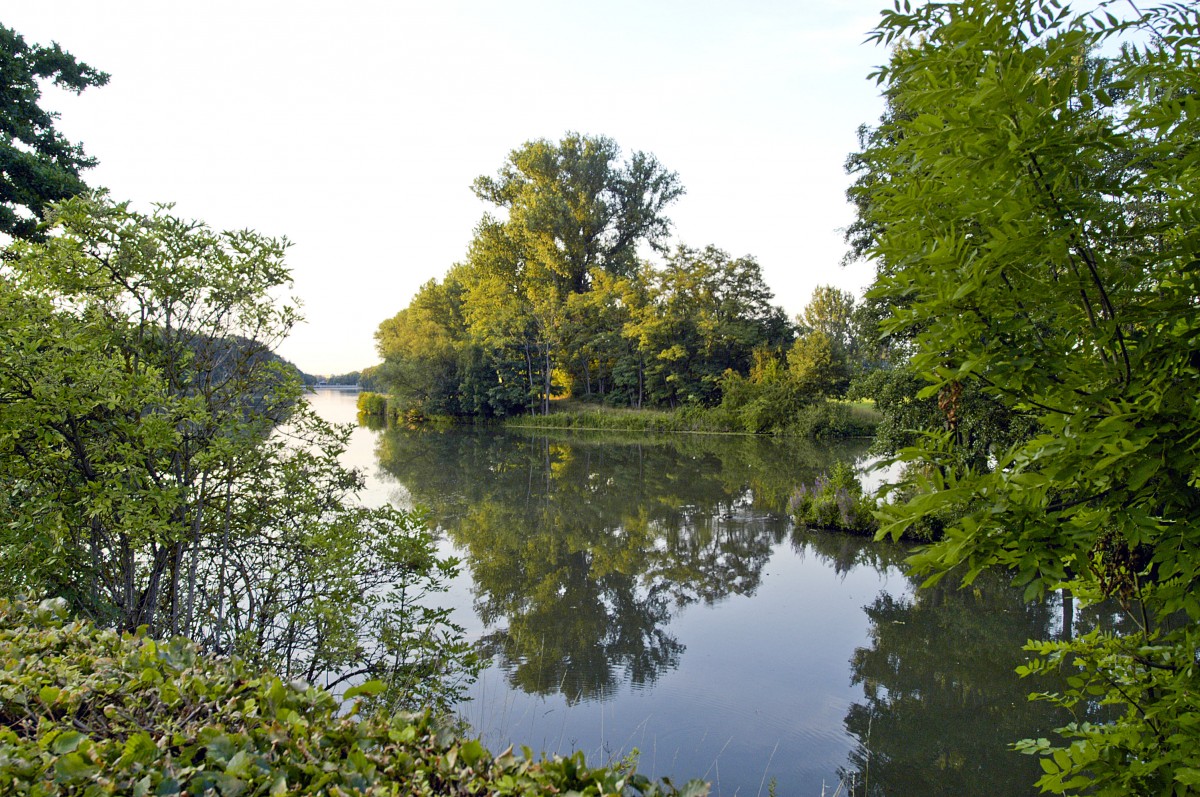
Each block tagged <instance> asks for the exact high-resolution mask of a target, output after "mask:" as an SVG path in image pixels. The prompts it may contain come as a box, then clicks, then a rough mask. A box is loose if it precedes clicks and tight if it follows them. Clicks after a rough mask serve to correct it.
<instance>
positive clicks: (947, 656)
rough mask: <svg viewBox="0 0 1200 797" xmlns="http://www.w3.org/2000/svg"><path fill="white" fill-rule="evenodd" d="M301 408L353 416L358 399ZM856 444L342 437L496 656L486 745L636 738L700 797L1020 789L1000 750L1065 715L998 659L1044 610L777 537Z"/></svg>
mask: <svg viewBox="0 0 1200 797" xmlns="http://www.w3.org/2000/svg"><path fill="white" fill-rule="evenodd" d="M312 401H313V404H314V406H315V407H316V408H317V409H318V411H319V412H320V413H321V414H322V415H323V416H324V417H326V418H328V419H330V420H335V421H339V422H352V421H353V420H354V402H355V395H354V394H353V393H337V392H332V391H324V392H320V393H318V394H317V395H315V396H314V397H313V398H312ZM863 448H864V447H863V445H861V444H855V445H849V446H846V445H843V446H840V447H838V446H825V447H815V446H810V445H799V446H798V445H797V444H796V443H795V442H794V441H793V442H791V443H779V442H777V441H771V440H757V439H751V438H729V437H720V436H690V435H689V436H671V437H664V438H646V437H639V436H628V435H626V436H619V437H618V436H612V435H606V436H603V437H596V436H589V435H586V434H580V433H574V434H565V433H564V434H541V433H517V434H514V433H504V432H500V431H496V430H456V431H451V432H435V431H408V430H389V431H387V432H377V431H371V430H368V429H364V428H359V429H357V430H356V431H355V434H354V437H353V439H352V444H351V448H350V450H349V451H348V452H347V458H348V461H349V463H350V464H352V465H354V466H355V467H359V468H361V469H363V470H364V471H365V472H366V473H367V475H368V477H369V485H368V493H367V496H366V500H368V501H372V502H384V501H390V502H393V503H395V504H398V505H402V506H405V507H408V506H412V505H421V506H424V507H426V508H428V509H429V511H430V513H431V522H432V523H433V524H435V525H436V526H437V528H438V529H439V532H440V533H441V535H442V538H443V543H442V545H443V550H444V551H445V552H448V553H453V554H455V555H456V556H459V557H461V558H462V560H463V573H462V575H461V576H460V578H459V579H458V580H457V581H456V583H455V584H454V587H453V589H452V591H451V593H450V594H449V595H448V596H446V598H445V603H446V604H447V605H451V606H453V608H454V610H455V620H456V621H457V622H458V623H459V624H460V625H463V626H464V627H466V629H467V631H468V633H469V634H470V636H471V637H472V638H473V639H475V640H478V641H479V643H480V644H481V645H482V647H483V649H484V650H485V651H486V653H487V654H489V655H490V662H491V663H490V666H489V667H488V668H487V669H486V670H485V671H484V673H483V674H482V675H481V677H480V678H479V680H478V682H477V683H476V684H475V685H474V687H473V688H472V690H471V699H470V700H469V701H468V702H466V703H464V704H463V705H462V706H461V709H460V710H461V712H462V714H463V716H464V717H465V718H466V719H467V720H468V721H469V722H470V723H471V725H472V726H473V728H474V729H475V731H476V733H478V734H480V735H481V736H482V737H483V739H484V741H485V743H486V744H487V745H488V746H489V747H490V748H491V749H493V750H496V751H499V750H501V749H503V748H505V747H507V746H508V745H509V744H514V745H516V746H517V747H520V746H521V745H528V746H530V747H532V748H534V749H535V750H542V751H546V752H548V753H549V752H559V753H570V752H572V751H575V750H582V751H583V752H584V753H585V755H586V756H587V758H588V760H589V762H591V763H594V764H599V763H605V762H609V761H612V760H614V759H619V758H621V757H623V756H625V755H626V754H627V753H629V752H630V751H631V750H632V749H634V748H636V749H637V750H638V751H640V759H639V761H640V763H639V769H640V770H641V771H643V772H645V773H647V774H650V775H652V776H668V777H671V778H672V779H673V780H674V781H675V782H677V783H679V782H682V781H686V780H688V779H689V778H692V777H703V778H705V779H706V780H709V781H711V782H712V784H713V794H714V795H766V794H767V793H768V791H769V788H770V784H771V782H772V781H774V782H775V784H776V793H777V794H779V795H821V794H826V795H833V794H834V793H835V792H837V790H838V789H839V788H840V789H841V791H840V792H838V793H840V794H841V795H846V794H850V793H854V794H860V795H862V794H868V793H869V794H878V795H916V794H921V795H930V794H947V795H949V794H955V795H960V794H991V795H1005V794H1014V795H1016V794H1029V793H1031V792H1032V791H1033V789H1032V788H1031V786H1030V784H1032V782H1033V781H1034V780H1035V779H1036V778H1037V777H1038V774H1039V772H1040V768H1039V767H1038V765H1037V762H1036V761H1034V760H1032V759H1030V758H1028V757H1024V756H1020V755H1017V754H1015V753H1012V752H1009V751H1008V750H1007V748H1006V745H1007V743H1009V742H1011V741H1013V740H1015V739H1019V738H1022V737H1026V736H1036V735H1045V734H1046V733H1047V732H1048V731H1049V730H1050V729H1051V728H1053V727H1055V726H1057V725H1061V724H1063V718H1062V717H1058V716H1054V715H1052V714H1051V713H1050V710H1049V708H1048V707H1046V706H1044V705H1042V704H1029V703H1027V702H1026V700H1025V695H1026V694H1027V693H1028V692H1030V691H1032V690H1033V689H1034V688H1038V687H1039V685H1036V684H1031V683H1027V682H1021V681H1018V680H1017V679H1016V677H1015V676H1014V675H1013V674H1012V670H1013V668H1014V667H1015V666H1016V665H1017V664H1018V663H1019V661H1020V655H1021V654H1020V647H1021V645H1022V644H1023V643H1024V641H1025V640H1026V639H1029V638H1031V637H1046V636H1051V635H1054V634H1057V633H1060V632H1061V618H1062V613H1061V609H1060V608H1059V606H1058V605H1057V604H1055V603H1053V602H1052V603H1047V604H1044V605H1026V604H1023V603H1022V602H1021V601H1020V596H1019V595H1018V594H1016V593H1014V592H1013V591H1011V590H1009V589H1007V588H1005V587H1004V586H1003V585H1001V584H1000V583H999V582H996V581H981V582H977V584H976V585H975V586H974V587H973V588H972V589H969V590H958V589H952V588H949V587H944V588H939V589H936V590H932V591H923V592H922V593H921V594H920V595H915V594H914V588H913V583H912V582H911V581H910V580H909V579H908V578H906V577H905V576H904V575H903V572H902V570H901V569H900V567H899V563H900V561H901V560H902V558H903V555H904V553H903V551H902V550H900V549H898V548H896V547H893V546H887V545H880V544H873V543H864V542H863V541H860V540H857V539H854V538H850V537H846V536H843V535H831V534H822V533H816V532H809V531H805V530H802V529H796V528H794V527H793V526H792V525H791V524H790V523H789V522H788V521H787V519H786V516H785V515H784V513H783V511H782V510H783V508H784V506H785V505H786V501H787V497H788V496H789V495H790V493H791V491H792V489H793V488H794V487H795V486H796V485H797V484H798V483H800V482H802V481H811V480H812V479H813V478H814V477H815V476H816V475H817V473H819V472H820V471H821V470H822V469H823V468H825V467H827V466H828V465H829V464H830V463H831V462H833V461H834V460H835V459H838V458H842V459H848V460H856V459H861V458H862V456H863V453H864V452H863ZM1040 688H1052V687H1051V685H1049V684H1042V685H1040Z"/></svg>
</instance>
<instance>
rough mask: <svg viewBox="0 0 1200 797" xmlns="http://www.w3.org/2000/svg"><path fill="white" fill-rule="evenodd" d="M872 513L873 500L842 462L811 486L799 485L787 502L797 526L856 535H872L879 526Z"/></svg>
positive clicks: (856, 477) (851, 467) (873, 510)
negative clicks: (848, 532) (864, 492)
mask: <svg viewBox="0 0 1200 797" xmlns="http://www.w3.org/2000/svg"><path fill="white" fill-rule="evenodd" d="M875 509H876V505H875V499H874V498H873V497H872V496H869V495H863V488H862V482H861V481H859V479H858V476H857V475H856V474H855V472H854V468H853V466H851V465H848V464H846V463H845V462H836V463H834V465H833V467H832V468H830V470H829V471H827V472H826V473H824V474H822V475H820V476H818V477H817V478H816V481H814V482H812V483H811V484H801V485H800V486H799V487H797V488H796V491H795V492H794V493H792V498H791V500H790V501H789V502H788V512H789V513H790V514H791V516H792V518H793V519H795V521H796V522H797V523H798V524H801V525H804V526H813V527H815V528H819V529H834V530H837V531H850V532H853V533H855V534H872V533H874V531H875V529H876V528H877V527H878V525H879V524H878V523H877V522H876V521H875V517H874V512H875Z"/></svg>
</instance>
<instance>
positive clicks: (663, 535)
mask: <svg viewBox="0 0 1200 797" xmlns="http://www.w3.org/2000/svg"><path fill="white" fill-rule="evenodd" d="M377 453H378V456H379V461H380V465H381V466H382V467H383V468H384V469H385V470H386V471H387V472H388V473H390V474H391V475H392V476H393V477H395V478H396V479H397V480H398V481H399V482H400V483H402V484H404V485H405V486H406V487H407V489H408V491H409V493H410V494H411V497H412V499H413V500H414V501H415V502H417V503H419V504H423V505H425V506H427V507H429V508H430V509H431V510H432V512H433V519H434V521H435V522H436V523H437V524H438V525H439V526H440V527H441V528H443V529H444V530H445V531H446V533H448V535H449V537H450V538H451V540H452V541H453V542H454V544H455V545H456V546H457V547H458V548H460V549H461V550H463V551H464V552H465V553H466V557H465V558H466V564H467V567H468V568H469V570H470V574H471V577H472V580H473V582H474V592H475V610H476V612H477V614H478V615H479V617H480V619H481V620H482V621H483V622H484V623H485V624H486V625H487V626H489V628H491V629H492V630H490V631H489V632H488V633H487V634H486V635H485V636H484V637H483V639H482V643H483V646H484V650H485V652H486V653H488V654H491V655H495V656H499V657H500V658H501V660H502V666H503V667H504V669H505V672H506V673H507V675H508V679H509V683H510V685H511V686H513V687H517V688H520V689H522V690H524V691H526V692H529V693H532V694H550V693H554V692H558V693H561V694H562V695H564V696H565V697H566V699H567V700H568V702H575V701H581V700H593V699H603V698H605V697H607V696H609V695H611V694H613V692H614V690H615V689H616V688H617V687H618V686H619V685H620V684H622V683H632V684H634V685H637V686H645V685H648V684H650V683H653V682H654V681H655V679H657V678H658V676H659V675H660V674H661V673H662V672H663V671H664V670H666V669H670V668H674V667H676V666H677V665H678V663H679V659H680V656H681V655H682V653H683V651H684V645H683V644H681V643H680V642H679V641H678V640H677V639H676V638H675V637H674V636H672V634H671V633H670V632H669V631H668V630H667V629H668V626H669V623H670V620H671V617H672V614H673V613H674V612H676V611H677V610H679V609H680V608H682V607H684V606H688V605H690V604H694V603H705V604H709V605H711V604H714V603H716V602H719V601H721V600H723V599H725V598H727V597H728V596H730V595H748V594H753V592H754V591H755V589H756V588H757V587H758V585H759V583H760V581H761V579H762V572H763V567H764V566H765V565H766V563H767V562H768V560H769V559H770V558H771V554H772V550H773V548H774V546H775V544H776V543H778V542H779V541H780V540H781V539H782V537H783V535H784V534H785V532H786V528H787V523H786V520H785V519H784V518H783V517H782V515H781V514H779V513H778V510H779V509H780V508H781V507H782V505H783V503H784V502H785V501H786V498H787V496H788V495H789V494H790V492H791V490H792V489H793V487H794V486H795V485H796V484H798V483H799V482H800V481H801V480H804V479H808V480H811V479H812V478H813V477H814V476H815V474H816V473H817V472H818V471H819V469H821V468H822V467H826V466H827V465H828V463H829V462H831V461H832V459H833V458H834V457H836V456H838V455H839V454H840V455H841V456H843V457H848V458H853V457H854V456H856V455H858V454H859V453H860V452H859V450H857V448H850V449H845V450H842V451H840V452H834V451H830V450H828V449H826V450H825V451H824V452H823V455H822V456H816V455H813V456H810V457H809V458H807V459H804V458H802V457H798V456H796V452H795V450H794V448H791V447H789V446H785V445H782V444H780V443H777V442H774V441H764V440H758V439H742V440H736V441H733V442H732V444H731V441H730V440H728V439H722V440H716V439H713V438H700V437H687V438H673V439H671V440H670V441H667V440H663V441H657V442H653V441H652V442H647V441H643V440H631V439H630V438H629V437H628V436H626V437H624V438H623V439H621V438H613V437H598V438H589V439H581V438H579V437H578V436H575V437H573V438H571V439H569V440H568V439H563V438H552V437H548V436H545V435H529V434H525V435H519V434H507V433H502V432H496V431H483V432H478V433H473V434H462V433H461V432H456V433H439V432H433V431H430V432H416V433H414V432H412V431H409V430H392V431H389V432H388V433H386V434H385V435H383V436H382V437H381V438H380V442H379V446H378V452H377Z"/></svg>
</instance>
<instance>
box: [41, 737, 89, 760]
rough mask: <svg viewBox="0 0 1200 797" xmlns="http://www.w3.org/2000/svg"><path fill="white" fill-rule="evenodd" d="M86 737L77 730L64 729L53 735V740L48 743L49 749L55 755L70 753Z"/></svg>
mask: <svg viewBox="0 0 1200 797" xmlns="http://www.w3.org/2000/svg"><path fill="white" fill-rule="evenodd" d="M86 738H87V736H85V735H84V734H82V733H80V732H79V731H64V732H63V733H60V734H59V735H58V736H56V737H54V741H53V742H52V743H51V745H50V751H51V752H52V753H55V754H56V755H62V754H63V753H72V752H74V751H75V750H76V749H77V748H78V747H79V745H80V744H81V743H82V742H83V740H84V739H86Z"/></svg>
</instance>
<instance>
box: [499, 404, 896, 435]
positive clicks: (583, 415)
mask: <svg viewBox="0 0 1200 797" xmlns="http://www.w3.org/2000/svg"><path fill="white" fill-rule="evenodd" d="M878 424H879V412H878V410H876V409H875V405H874V403H873V402H869V401H858V402H849V401H836V400H827V401H824V402H819V403H816V404H812V405H809V406H807V407H804V408H803V409H801V410H800V412H799V413H797V415H796V416H795V418H794V419H793V420H792V421H791V422H790V423H789V424H788V426H787V427H786V428H784V429H782V430H779V431H777V432H775V434H777V435H780V436H788V437H815V438H829V437H871V436H872V435H874V434H875V429H876V427H877V426H878ZM504 425H505V426H506V427H510V428H519V429H595V430H611V431H624V432H700V433H711V434H749V433H750V432H748V431H747V430H746V429H745V428H744V427H743V426H742V425H741V423H740V422H739V419H738V418H737V417H736V416H734V415H732V414H731V413H728V412H725V411H723V410H722V409H721V408H720V407H711V408H709V407H681V408H679V409H676V410H635V409H625V408H617V407H604V406H600V405H596V404H588V403H584V402H579V401H572V400H564V401H555V402H553V403H552V404H551V405H550V414H549V415H521V416H517V417H513V418H506V419H505V420H504Z"/></svg>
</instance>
